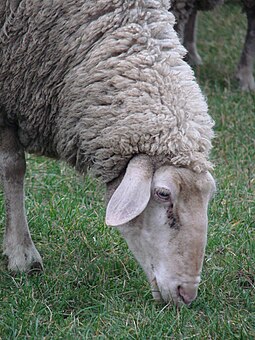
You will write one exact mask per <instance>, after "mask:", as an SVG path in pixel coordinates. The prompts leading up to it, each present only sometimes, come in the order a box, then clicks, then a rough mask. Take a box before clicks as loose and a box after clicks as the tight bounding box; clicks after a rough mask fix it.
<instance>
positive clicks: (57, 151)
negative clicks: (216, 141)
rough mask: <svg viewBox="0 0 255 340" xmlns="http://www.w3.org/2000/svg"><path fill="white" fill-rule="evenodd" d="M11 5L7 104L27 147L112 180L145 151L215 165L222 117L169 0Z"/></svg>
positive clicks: (167, 160)
mask: <svg viewBox="0 0 255 340" xmlns="http://www.w3.org/2000/svg"><path fill="white" fill-rule="evenodd" d="M10 2H12V0H5V4H6V6H5V10H4V16H5V17H4V21H3V20H2V21H1V22H3V23H2V27H0V93H1V99H0V104H1V107H2V109H1V111H2V113H3V112H4V115H5V120H6V122H8V124H13V125H14V126H16V127H17V129H18V135H19V139H20V142H21V144H22V146H23V147H24V149H25V150H26V151H28V152H30V153H36V154H41V155H46V156H51V157H54V158H60V159H63V160H66V161H67V162H68V163H69V164H71V165H73V166H75V167H76V168H77V169H78V170H79V171H81V172H85V171H86V168H87V167H89V168H90V169H91V171H92V172H93V174H94V175H96V176H99V177H101V178H102V179H103V180H104V181H105V182H109V181H111V180H112V179H114V178H116V177H118V176H119V175H120V173H121V172H122V171H123V170H124V169H125V167H126V165H127V163H128V161H129V160H130V159H131V158H132V157H133V156H134V155H136V154H140V153H143V154H147V155H149V156H150V157H151V159H152V161H153V162H154V163H155V164H156V166H157V167H158V166H160V165H162V164H173V165H176V166H184V167H189V168H190V169H192V170H194V171H196V172H201V171H206V170H208V169H210V168H211V163H210V162H209V161H208V153H209V151H210V149H211V139H212V137H213V131H212V126H213V121H212V119H211V118H210V116H209V115H208V113H207V104H206V101H205V99H204V97H203V95H202V93H201V90H200V88H199V86H198V84H197V83H196V81H195V79H194V75H193V71H192V70H191V68H190V66H188V65H187V64H186V63H185V62H184V61H183V56H184V54H185V50H184V48H183V47H182V46H181V45H180V42H179V40H178V38H177V35H176V33H175V31H174V29H173V25H174V17H173V15H172V14H171V13H169V12H168V11H167V10H168V8H169V7H170V4H169V2H168V1H165V0H98V1H94V0H93V1H83V0H66V1H60V0H53V1H50V2H48V1H39V0H33V1H32V0H20V1H15V4H16V5H15V6H14V7H12V8H11V5H12V4H11V3H10ZM17 6H18V7H17ZM3 7H4V6H3ZM3 7H1V8H3ZM1 8H0V10H1Z"/></svg>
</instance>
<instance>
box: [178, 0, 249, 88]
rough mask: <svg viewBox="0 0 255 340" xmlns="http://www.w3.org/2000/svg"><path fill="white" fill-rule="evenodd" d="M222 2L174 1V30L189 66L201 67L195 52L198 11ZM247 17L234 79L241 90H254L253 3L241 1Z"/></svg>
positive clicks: (218, 0)
mask: <svg viewBox="0 0 255 340" xmlns="http://www.w3.org/2000/svg"><path fill="white" fill-rule="evenodd" d="M223 1H224V0H204V1H202V0H191V1H189V0H174V1H173V2H172V6H171V12H173V14H174V15H175V17H176V20H177V23H176V25H175V29H176V31H177V33H178V35H179V37H180V39H181V41H182V43H183V45H184V46H185V47H186V49H187V51H188V53H187V56H186V60H187V61H188V63H189V64H190V65H201V64H202V59H201V57H200V55H199V54H198V52H197V46H196V24H197V12H198V10H211V9H213V8H214V7H215V6H216V5H221V4H222V3H223ZM241 2H242V5H243V10H244V11H245V13H246V16H247V32H246V39H245V43H244V47H243V50H242V53H241V58H240V61H239V63H238V66H237V72H236V77H237V79H238V80H239V84H240V87H241V89H242V90H255V82H254V77H253V64H254V58H255V2H254V0H241Z"/></svg>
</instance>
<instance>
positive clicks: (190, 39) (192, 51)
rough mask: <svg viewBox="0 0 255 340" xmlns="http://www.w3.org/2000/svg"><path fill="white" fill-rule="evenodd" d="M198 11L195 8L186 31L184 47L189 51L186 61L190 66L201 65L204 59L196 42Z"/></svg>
mask: <svg viewBox="0 0 255 340" xmlns="http://www.w3.org/2000/svg"><path fill="white" fill-rule="evenodd" d="M196 27H197V10H196V9H195V8H194V9H193V10H192V12H191V14H190V16H189V19H188V21H187V23H186V25H185V29H184V40H183V45H184V46H185V48H186V49H187V51H188V54H187V56H186V60H187V62H188V63H189V64H190V65H201V64H202V59H201V57H200V55H199V54H198V51H197V42H196V40H197V39H196Z"/></svg>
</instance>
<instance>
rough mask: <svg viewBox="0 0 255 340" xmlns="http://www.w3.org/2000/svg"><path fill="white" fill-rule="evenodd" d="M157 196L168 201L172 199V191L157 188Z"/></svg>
mask: <svg viewBox="0 0 255 340" xmlns="http://www.w3.org/2000/svg"><path fill="white" fill-rule="evenodd" d="M155 196H156V198H157V199H158V200H160V201H163V202H168V201H170V200H171V193H170V191H169V190H167V189H165V188H160V189H155Z"/></svg>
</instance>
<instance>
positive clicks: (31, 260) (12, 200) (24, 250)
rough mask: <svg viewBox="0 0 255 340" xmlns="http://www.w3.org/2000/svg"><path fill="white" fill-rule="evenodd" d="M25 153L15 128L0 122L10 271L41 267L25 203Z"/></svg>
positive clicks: (0, 147) (6, 240) (7, 253)
mask: <svg viewBox="0 0 255 340" xmlns="http://www.w3.org/2000/svg"><path fill="white" fill-rule="evenodd" d="M25 170H26V163H25V155H24V151H23V149H22V148H21V146H20V144H19V141H18V139H17V137H16V131H15V130H14V128H11V127H8V126H5V125H4V124H3V123H2V124H1V126H0V173H1V179H2V183H3V190H4V196H5V208H6V230H5V236H4V245H3V248H4V255H6V256H7V257H8V269H9V270H11V271H15V272H16V271H31V270H32V271H34V270H40V269H42V259H41V256H40V254H39V253H38V251H37V250H36V248H35V246H34V243H33V241H32V239H31V236H30V232H29V229H28V224H27V219H26V213H25V205H24V175H25Z"/></svg>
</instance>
